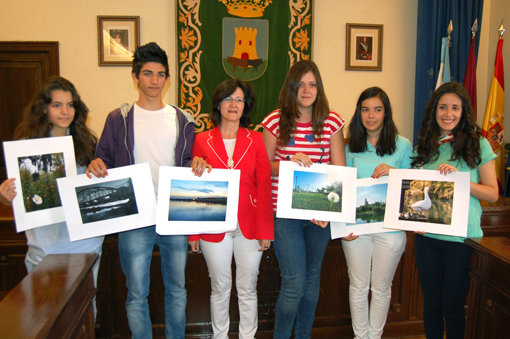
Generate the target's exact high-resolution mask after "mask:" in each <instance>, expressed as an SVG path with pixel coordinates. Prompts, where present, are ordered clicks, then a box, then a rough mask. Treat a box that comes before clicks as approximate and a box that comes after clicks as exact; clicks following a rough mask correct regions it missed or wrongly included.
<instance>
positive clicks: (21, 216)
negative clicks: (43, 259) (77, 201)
mask: <svg viewBox="0 0 510 339" xmlns="http://www.w3.org/2000/svg"><path fill="white" fill-rule="evenodd" d="M3 146H4V154H5V162H6V167H7V175H8V177H9V178H15V179H16V181H15V184H16V192H17V195H16V197H15V198H14V200H13V201H12V207H13V210H14V219H15V222H16V230H17V231H18V232H21V231H25V230H28V229H31V228H35V227H39V226H45V225H50V224H55V223H58V222H62V221H64V220H65V215H64V209H63V208H62V203H61V197H60V196H59V193H58V189H57V179H58V178H62V177H66V176H74V175H76V160H75V158H74V147H73V138H72V137H71V136H65V137H53V138H42V139H29V140H19V141H6V142H4V143H3Z"/></svg>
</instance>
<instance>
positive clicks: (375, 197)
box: [356, 183, 388, 224]
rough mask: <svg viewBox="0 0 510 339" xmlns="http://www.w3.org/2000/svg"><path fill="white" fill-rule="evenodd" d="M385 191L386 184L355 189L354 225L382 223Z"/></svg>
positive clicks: (386, 189) (386, 188)
mask: <svg viewBox="0 0 510 339" xmlns="http://www.w3.org/2000/svg"><path fill="white" fill-rule="evenodd" d="M387 191H388V184H387V183H386V184H377V185H370V186H358V187H357V188H356V224H370V223H374V222H383V221H384V211H385V209H386V193H387Z"/></svg>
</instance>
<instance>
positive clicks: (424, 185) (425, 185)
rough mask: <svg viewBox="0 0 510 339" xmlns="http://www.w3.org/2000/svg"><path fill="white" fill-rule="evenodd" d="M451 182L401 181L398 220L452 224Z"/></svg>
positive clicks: (452, 183) (452, 185)
mask: <svg viewBox="0 0 510 339" xmlns="http://www.w3.org/2000/svg"><path fill="white" fill-rule="evenodd" d="M454 184H455V183H454V182H451V181H431V180H402V192H401V196H400V197H401V200H400V210H399V218H398V219H399V220H410V221H419V222H429V223H435V224H445V225H451V224H452V211H453V192H454V188H455V185H454Z"/></svg>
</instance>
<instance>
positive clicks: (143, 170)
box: [57, 163, 156, 241]
mask: <svg viewBox="0 0 510 339" xmlns="http://www.w3.org/2000/svg"><path fill="white" fill-rule="evenodd" d="M57 183H58V188H59V190H60V196H61V197H62V202H63V205H64V208H65V216H66V221H67V229H68V231H69V237H70V238H71V240H72V241H74V240H80V239H86V238H92V237H97V236H101V235H106V234H111V233H117V232H123V231H129V230H133V229H137V228H142V227H147V226H151V225H154V224H155V222H156V220H155V214H156V198H155V194H154V186H153V183H152V176H151V172H150V168H149V164H148V163H141V164H135V165H131V166H124V167H117V168H110V169H108V175H107V176H106V177H104V178H96V177H94V176H93V177H92V178H88V177H87V176H86V175H85V174H82V175H78V176H74V177H67V178H62V179H58V180H57ZM119 185H120V186H119ZM133 195H134V199H133ZM133 200H135V201H133ZM133 204H136V209H134V208H133Z"/></svg>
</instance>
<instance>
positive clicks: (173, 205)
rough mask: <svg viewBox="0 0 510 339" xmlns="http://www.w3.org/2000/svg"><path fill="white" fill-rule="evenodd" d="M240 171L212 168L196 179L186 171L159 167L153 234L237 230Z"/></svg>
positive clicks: (189, 171)
mask: <svg viewBox="0 0 510 339" xmlns="http://www.w3.org/2000/svg"><path fill="white" fill-rule="evenodd" d="M240 175H241V172H240V171H239V170H232V169H229V170H227V169H219V168H213V169H212V170H211V172H206V173H203V174H202V176H201V177H197V176H196V175H195V174H193V172H192V171H191V170H190V169H189V168H185V167H174V166H161V167H160V168H159V182H158V208H157V212H156V232H157V233H158V234H160V235H177V234H207V233H224V232H231V231H234V230H235V229H236V227H237V207H238V204H239V179H240Z"/></svg>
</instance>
